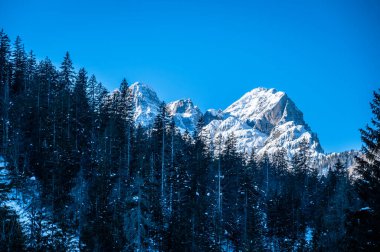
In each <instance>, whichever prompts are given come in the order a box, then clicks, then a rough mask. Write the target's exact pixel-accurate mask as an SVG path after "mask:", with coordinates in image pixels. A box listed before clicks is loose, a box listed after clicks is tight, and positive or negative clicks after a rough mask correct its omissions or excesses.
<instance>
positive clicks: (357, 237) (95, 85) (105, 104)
mask: <svg viewBox="0 0 380 252" xmlns="http://www.w3.org/2000/svg"><path fill="white" fill-rule="evenodd" d="M77 57H80V55H77ZM120 79H121V81H120V84H119V88H118V89H116V90H115V91H108V90H107V89H106V88H105V86H103V84H102V83H101V82H100V81H98V80H97V78H96V77H95V75H92V74H90V73H88V72H87V71H86V69H85V68H80V69H75V68H74V66H73V62H72V60H71V57H70V54H69V52H67V53H64V52H63V53H62V61H61V63H60V64H54V63H53V62H52V61H51V60H50V59H49V58H45V59H42V60H37V59H36V56H35V55H34V53H33V51H30V52H26V51H25V49H24V44H23V41H22V40H21V38H20V37H17V38H16V39H15V40H14V41H11V40H10V39H9V37H8V35H7V34H6V33H5V31H1V33H0V251H10V252H11V251H179V252H182V251H380V89H378V90H374V92H373V99H372V100H371V101H364V102H366V103H369V104H370V107H368V109H371V111H372V120H371V121H368V125H363V128H362V129H361V130H360V134H361V139H362V146H363V147H362V150H361V151H358V152H356V154H355V157H354V158H353V163H352V164H351V163H348V162H346V161H345V160H343V159H340V158H336V159H335V160H334V162H333V163H330V164H329V165H328V166H325V167H327V168H326V169H324V170H322V169H321V166H318V164H317V162H314V161H315V156H314V155H313V153H314V152H313V150H311V149H310V148H311V147H310V146H311V145H310V142H309V140H310V139H306V138H305V139H302V140H300V141H299V142H297V145H296V146H295V147H294V148H293V149H292V150H294V151H293V152H291V154H289V152H288V150H287V149H285V148H277V149H276V151H272V152H271V151H268V152H267V151H265V152H262V151H259V150H257V149H255V148H252V149H248V148H246V149H244V150H242V149H241V148H240V147H239V141H238V139H237V136H236V135H235V134H234V133H231V134H228V135H227V136H225V137H222V134H220V135H219V136H217V135H215V136H214V135H211V134H210V132H209V131H208V130H207V127H206V125H209V123H210V120H209V119H207V118H205V116H199V118H197V120H196V124H195V126H194V129H192V130H187V129H185V130H183V129H180V128H179V127H178V125H176V123H177V122H176V120H174V118H173V116H172V114H171V113H169V111H168V108H169V107H168V106H167V104H165V103H164V102H161V103H160V104H159V106H158V113H157V114H156V115H154V118H152V122H153V123H152V124H150V125H143V124H141V123H139V122H137V121H136V116H135V114H136V111H137V110H136V98H135V97H134V95H133V94H132V89H131V85H130V83H128V82H127V81H126V79H122V76H121V77H120Z"/></svg>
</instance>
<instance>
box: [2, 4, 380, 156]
mask: <svg viewBox="0 0 380 252" xmlns="http://www.w3.org/2000/svg"><path fill="white" fill-rule="evenodd" d="M0 27H2V28H4V31H5V32H6V33H7V34H8V35H10V37H11V39H12V40H14V39H15V37H16V35H20V36H21V37H22V39H23V41H24V43H25V46H26V49H27V50H30V49H33V50H34V51H35V53H36V54H37V56H38V57H39V58H44V57H45V56H49V57H50V58H51V59H52V61H53V62H55V63H56V64H59V63H60V62H61V61H62V58H63V56H64V53H65V52H66V51H69V52H70V53H71V55H72V58H73V61H74V63H75V66H76V67H81V66H84V67H86V69H87V70H88V71H89V72H90V73H94V74H95V75H96V76H97V77H98V79H99V80H101V81H102V82H103V83H104V84H105V85H106V86H107V87H108V88H109V89H113V88H115V87H117V86H118V85H119V82H120V80H121V79H122V78H123V77H126V78H127V80H128V81H129V82H134V81H142V82H145V83H147V84H149V85H150V86H151V87H152V88H153V89H155V90H156V91H157V93H158V95H159V96H160V97H161V98H162V99H164V100H165V101H171V100H175V99H179V98H187V97H190V98H192V99H193V101H194V102H195V103H196V104H197V105H198V106H199V107H200V108H201V109H202V110H205V109H208V108H223V109H224V108H226V107H227V106H228V105H229V104H231V103H232V102H233V101H235V100H236V99H238V98H239V97H240V96H241V95H243V94H244V93H245V92H247V91H249V90H251V89H253V88H255V87H257V86H264V87H274V88H277V89H278V90H282V91H285V92H287V93H288V94H289V96H290V97H291V98H292V99H293V100H294V101H295V103H296V104H297V106H298V107H299V108H300V109H301V110H302V111H303V112H304V115H305V119H306V121H307V122H308V123H309V124H310V126H311V127H312V129H313V131H315V132H317V133H318V135H319V138H320V140H321V143H322V146H323V147H324V149H325V151H326V152H332V151H342V150H345V149H351V148H356V149H358V148H360V146H361V142H360V135H359V132H358V129H359V128H360V127H363V126H364V125H365V124H366V123H367V122H369V119H370V117H371V114H370V110H369V105H368V102H369V101H370V100H371V98H372V91H373V90H374V89H376V88H378V87H380V1H377V0H374V1H367V0H357V1H350V0H342V1H334V0H328V1H323V0H316V1H311V0H310V1H309V0H307V1H304V0H302V1H283V0H281V1H268V0H262V1H232V0H231V1H223V0H215V1H207V0H204V1H197V0H191V1H181V0H173V1H169V0H167V1H159V0H149V1H146V0H126V1H111V0H109V1H72V0H65V1H48V0H45V1H33V0H28V1H27V0H25V1H21V0H0Z"/></svg>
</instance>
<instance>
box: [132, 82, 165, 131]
mask: <svg viewBox="0 0 380 252" xmlns="http://www.w3.org/2000/svg"><path fill="white" fill-rule="evenodd" d="M129 88H130V90H131V93H132V96H133V103H134V108H135V113H134V119H135V121H136V124H141V126H143V127H147V126H150V125H152V124H153V121H154V118H155V116H156V115H157V111H158V107H159V104H160V100H159V99H158V96H157V93H156V92H155V91H153V89H151V88H150V87H149V86H148V85H146V84H144V83H141V82H135V83H133V84H132V85H131V86H130V87H129Z"/></svg>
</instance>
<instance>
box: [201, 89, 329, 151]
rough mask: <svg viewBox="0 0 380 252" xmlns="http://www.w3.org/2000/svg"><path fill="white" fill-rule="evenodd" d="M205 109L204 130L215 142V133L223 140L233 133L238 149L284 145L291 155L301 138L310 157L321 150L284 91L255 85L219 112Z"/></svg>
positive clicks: (268, 147)
mask: <svg viewBox="0 0 380 252" xmlns="http://www.w3.org/2000/svg"><path fill="white" fill-rule="evenodd" d="M209 111H210V112H208V117H209V118H210V119H209V120H210V122H209V124H208V125H206V127H205V130H206V131H208V132H210V135H211V139H213V140H214V142H216V138H217V136H218V135H219V134H220V135H221V136H222V139H226V136H227V135H229V134H232V133H234V135H235V136H236V138H237V144H238V150H239V151H240V152H251V150H252V149H255V150H256V152H258V153H259V154H263V153H264V152H268V153H273V152H275V151H276V150H278V149H279V148H285V149H286V150H287V151H288V154H289V156H292V155H293V154H294V152H295V151H296V150H297V148H298V145H299V143H300V142H301V140H302V139H303V138H306V139H307V140H308V142H309V144H310V147H311V149H312V151H313V152H314V156H316V155H315V153H322V152H323V150H322V148H321V145H320V143H319V140H318V138H317V136H316V134H314V133H313V132H312V131H311V129H310V127H309V126H308V125H307V124H306V123H305V121H304V119H303V114H302V112H301V111H300V110H299V109H298V108H297V107H296V106H295V104H294V102H293V101H292V100H290V99H289V97H288V96H287V95H286V94H285V93H284V92H279V91H277V90H275V89H273V88H272V89H266V88H262V87H260V88H255V89H253V90H252V91H250V92H248V93H246V94H245V95H243V96H242V97H241V98H240V99H239V100H237V101H236V102H234V103H233V104H232V105H230V106H229V107H228V108H226V109H225V110H224V111H223V112H221V111H220V110H219V111H216V110H209ZM206 114H207V112H206Z"/></svg>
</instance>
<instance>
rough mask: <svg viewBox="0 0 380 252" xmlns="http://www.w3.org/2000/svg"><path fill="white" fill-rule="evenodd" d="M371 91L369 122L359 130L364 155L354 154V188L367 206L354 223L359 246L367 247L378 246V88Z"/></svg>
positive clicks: (379, 147)
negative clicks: (356, 177)
mask: <svg viewBox="0 0 380 252" xmlns="http://www.w3.org/2000/svg"><path fill="white" fill-rule="evenodd" d="M373 95H374V98H373V100H372V102H371V103H370V105H371V110H372V114H373V117H372V120H371V123H372V125H367V126H366V128H365V129H361V130H360V133H361V138H362V141H363V147H362V152H363V156H360V157H357V159H356V161H357V163H358V165H357V167H356V169H355V170H356V172H357V173H358V175H359V178H358V179H357V180H356V181H355V182H356V183H355V184H356V188H357V191H358V193H359V196H360V198H361V199H362V200H363V202H364V204H365V205H364V206H365V207H367V208H365V209H368V210H367V211H365V212H366V215H367V216H365V218H367V220H363V221H362V223H363V224H362V225H359V226H358V227H357V229H358V231H359V230H360V233H362V234H363V236H362V239H363V240H362V241H361V245H360V248H361V249H363V250H366V251H369V250H372V251H375V250H379V249H380V240H379V237H380V198H379V195H380V89H379V90H377V91H375V92H374V93H373ZM363 218H364V217H363Z"/></svg>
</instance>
